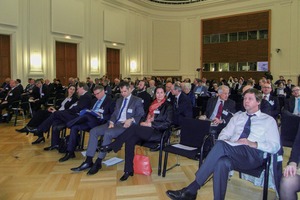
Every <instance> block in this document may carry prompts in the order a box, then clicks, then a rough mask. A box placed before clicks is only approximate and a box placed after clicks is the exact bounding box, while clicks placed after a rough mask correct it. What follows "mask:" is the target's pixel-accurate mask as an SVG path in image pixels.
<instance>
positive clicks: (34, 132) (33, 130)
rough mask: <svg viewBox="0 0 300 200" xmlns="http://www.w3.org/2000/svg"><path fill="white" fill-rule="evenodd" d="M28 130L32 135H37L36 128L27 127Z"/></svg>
mask: <svg viewBox="0 0 300 200" xmlns="http://www.w3.org/2000/svg"><path fill="white" fill-rule="evenodd" d="M29 132H30V133H33V135H34V136H37V135H38V134H40V133H39V131H38V130H37V128H34V129H29Z"/></svg>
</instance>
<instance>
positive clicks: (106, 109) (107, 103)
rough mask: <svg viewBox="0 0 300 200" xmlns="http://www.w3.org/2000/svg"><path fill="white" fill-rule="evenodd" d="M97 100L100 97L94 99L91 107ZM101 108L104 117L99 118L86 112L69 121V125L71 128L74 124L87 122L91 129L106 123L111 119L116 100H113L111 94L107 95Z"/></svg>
mask: <svg viewBox="0 0 300 200" xmlns="http://www.w3.org/2000/svg"><path fill="white" fill-rule="evenodd" d="M97 100H98V99H93V101H92V106H91V109H93V107H94V105H95V104H96V103H97ZM100 109H102V110H103V112H102V115H103V118H97V117H95V116H94V115H91V114H88V113H85V114H84V115H82V116H78V117H76V118H75V119H73V120H71V121H69V122H68V123H67V127H69V128H70V127H72V126H74V125H79V124H86V125H87V127H88V128H89V129H90V128H94V127H95V126H99V125H101V124H104V123H106V122H107V121H108V120H109V119H110V116H111V114H112V113H113V111H114V102H113V101H112V99H111V97H110V96H106V98H105V100H104V101H103V102H102V104H101V107H100Z"/></svg>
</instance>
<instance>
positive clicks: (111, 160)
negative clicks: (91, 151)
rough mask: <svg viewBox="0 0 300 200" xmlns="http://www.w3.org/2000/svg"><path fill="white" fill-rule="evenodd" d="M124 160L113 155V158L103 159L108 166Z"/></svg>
mask: <svg viewBox="0 0 300 200" xmlns="http://www.w3.org/2000/svg"><path fill="white" fill-rule="evenodd" d="M123 161H124V160H123V159H121V158H117V157H113V158H110V159H108V160H106V161H103V162H102V163H103V164H104V165H106V166H107V167H108V166H112V165H116V164H118V163H120V162H123Z"/></svg>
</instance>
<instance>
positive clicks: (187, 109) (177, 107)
mask: <svg viewBox="0 0 300 200" xmlns="http://www.w3.org/2000/svg"><path fill="white" fill-rule="evenodd" d="M171 92H172V94H173V95H174V96H175V100H174V104H173V124H174V125H175V126H180V122H181V121H182V120H181V119H182V118H183V117H189V118H192V117H193V107H192V103H191V101H190V99H189V98H188V96H187V95H186V94H184V93H183V92H182V88H181V86H180V84H179V83H174V84H173V85H172V88H171Z"/></svg>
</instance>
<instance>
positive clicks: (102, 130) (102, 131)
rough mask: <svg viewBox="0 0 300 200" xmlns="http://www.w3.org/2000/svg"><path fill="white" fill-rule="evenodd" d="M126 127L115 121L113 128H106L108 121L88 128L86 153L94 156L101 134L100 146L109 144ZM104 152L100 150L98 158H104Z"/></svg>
mask: <svg viewBox="0 0 300 200" xmlns="http://www.w3.org/2000/svg"><path fill="white" fill-rule="evenodd" d="M125 130H126V129H125V128H124V127H123V124H121V123H116V124H115V126H114V128H108V123H107V124H103V125H101V126H97V127H95V128H93V129H91V130H90V137H89V143H88V148H87V151H86V155H87V156H90V157H94V156H95V153H96V150H97V147H98V138H99V137H100V136H102V135H103V142H102V146H105V145H109V144H110V143H111V142H112V139H114V138H116V137H118V136H119V135H121V134H122V133H123V132H124V131H125ZM105 156H106V153H105V152H100V153H99V155H98V158H100V159H103V158H105Z"/></svg>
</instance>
